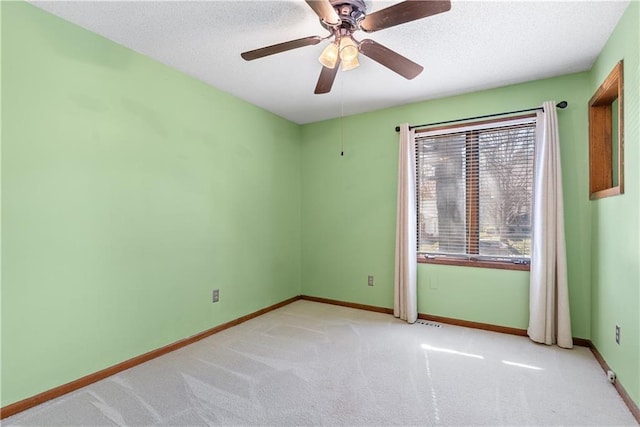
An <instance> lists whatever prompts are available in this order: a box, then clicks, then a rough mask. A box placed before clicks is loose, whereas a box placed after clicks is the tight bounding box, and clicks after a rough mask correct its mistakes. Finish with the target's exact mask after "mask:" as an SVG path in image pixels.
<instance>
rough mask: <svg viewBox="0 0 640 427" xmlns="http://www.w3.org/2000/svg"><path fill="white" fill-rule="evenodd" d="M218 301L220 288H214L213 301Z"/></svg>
mask: <svg viewBox="0 0 640 427" xmlns="http://www.w3.org/2000/svg"><path fill="white" fill-rule="evenodd" d="M218 301H220V289H214V290H213V295H212V299H211V302H218Z"/></svg>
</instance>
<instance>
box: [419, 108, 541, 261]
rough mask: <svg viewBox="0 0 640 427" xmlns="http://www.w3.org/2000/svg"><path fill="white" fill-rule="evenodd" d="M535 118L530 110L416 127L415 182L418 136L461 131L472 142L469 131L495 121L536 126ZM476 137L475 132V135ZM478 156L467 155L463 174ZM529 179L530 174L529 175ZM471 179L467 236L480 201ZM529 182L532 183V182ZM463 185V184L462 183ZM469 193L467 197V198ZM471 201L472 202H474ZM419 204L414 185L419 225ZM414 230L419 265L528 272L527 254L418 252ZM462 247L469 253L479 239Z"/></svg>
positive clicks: (475, 220)
mask: <svg viewBox="0 0 640 427" xmlns="http://www.w3.org/2000/svg"><path fill="white" fill-rule="evenodd" d="M536 119H537V114H535V113H532V114H519V115H514V116H509V117H501V118H497V119H491V120H482V121H475V122H464V123H458V124H453V125H447V126H438V127H431V128H426V129H420V130H416V131H415V137H414V144H415V146H414V149H415V151H416V168H415V172H416V183H418V174H419V170H418V167H419V157H418V139H419V138H420V137H423V136H425V135H424V134H433V135H443V134H448V133H462V132H468V134H467V135H466V139H467V144H472V143H473V142H472V141H471V139H473V136H472V135H473V131H481V130H485V129H492V128H495V127H500V126H496V124H500V125H503V124H504V126H505V127H506V126H508V124H517V123H532V124H533V125H534V126H536ZM476 137H477V134H476ZM534 138H535V137H534ZM534 144H535V139H534ZM469 152H471V153H474V152H476V153H478V150H470V151H467V156H469ZM478 158H479V155H478V156H472V157H471V158H468V161H467V164H466V174H467V176H468V174H469V171H470V170H472V169H473V165H474V164H475V165H476V170H477V161H478ZM532 179H533V177H532ZM469 182H471V184H472V187H473V188H471V189H468V188H467V190H466V193H467V194H466V197H465V204H466V206H465V211H466V218H465V219H466V221H467V224H468V229H469V231H468V232H467V236H469V235H476V234H477V233H475V232H474V230H477V229H478V215H477V212H478V210H479V209H480V203H479V198H478V195H477V191H474V188H475V190H477V185H478V181H477V180H473V179H471V180H469V178H467V179H466V183H469ZM532 184H533V183H532ZM465 187H466V185H465ZM469 196H471V197H469ZM474 201H475V203H474ZM419 203H420V196H419V187H418V186H417V185H416V219H417V224H419V221H420V218H419V215H420V209H419ZM470 204H473V205H472V206H470ZM416 233H417V234H418V235H417V242H416V243H417V245H416V246H417V247H416V249H417V250H418V252H417V262H418V263H419V264H440V265H452V266H462V267H478V268H491V269H499V270H517V271H530V264H531V258H530V257H529V258H528V259H523V258H518V259H514V260H507V259H499V258H498V257H496V258H487V257H483V256H481V255H479V254H469V253H468V254H467V255H466V256H465V255H460V256H457V255H432V254H426V253H421V252H419V246H420V236H419V233H420V227H419V226H418V227H417V229H416ZM465 244H466V246H467V252H471V251H472V250H477V248H478V245H479V238H478V239H474V241H473V242H472V241H470V240H467V241H466V242H465Z"/></svg>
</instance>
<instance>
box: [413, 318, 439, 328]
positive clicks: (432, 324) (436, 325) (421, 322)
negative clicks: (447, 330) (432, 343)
mask: <svg viewBox="0 0 640 427" xmlns="http://www.w3.org/2000/svg"><path fill="white" fill-rule="evenodd" d="M416 323H419V324H421V325H425V326H431V327H433V328H442V325H441V324H440V323H434V322H429V321H428V320H422V319H418V320H416Z"/></svg>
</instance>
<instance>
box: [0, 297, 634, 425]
mask: <svg viewBox="0 0 640 427" xmlns="http://www.w3.org/2000/svg"><path fill="white" fill-rule="evenodd" d="M3 425H7V426H9V425H39V426H50V425H58V426H74V425H83V426H93V425H131V426H142V425H171V426H183V425H194V426H196V425H277V426H280V425H359V426H363V425H366V426H373V425H420V426H426V425H492V426H493V425H510V426H512V425H536V426H537V425H581V426H582V425H596V426H609V425H637V424H636V423H635V420H634V418H633V417H632V415H631V413H630V412H629V410H628V409H627V408H626V406H625V405H624V403H623V402H622V399H621V398H620V397H619V396H618V394H617V393H616V391H615V390H614V388H613V387H612V386H611V384H609V383H608V382H607V380H606V377H605V375H604V373H603V371H602V369H601V368H600V366H599V365H598V363H597V362H596V360H595V359H594V357H593V356H592V354H591V352H590V351H589V350H588V349H586V348H582V347H576V348H575V349H573V350H562V349H559V348H557V347H547V346H543V345H538V344H534V343H532V342H531V341H529V340H528V339H527V338H524V337H515V336H510V335H503V334H498V333H493V332H485V331H479V330H473V329H467V328H461V327H455V326H449V325H442V326H441V327H434V326H429V325H422V324H414V325H408V324H406V323H404V322H401V321H399V320H397V319H395V318H393V317H392V316H389V315H384V314H378V313H370V312H366V311H360V310H354V309H349V308H344V307H337V306H331V305H326V304H319V303H314V302H309V301H297V302H295V303H293V304H290V305H288V306H286V307H283V308H281V309H279V310H276V311H273V312H271V313H268V314H265V315H263V316H261V317H259V318H256V319H253V320H251V321H249V322H246V323H243V324H241V325H239V326H236V327H234V328H231V329H228V330H226V331H224V332H221V333H219V334H217V335H214V336H212V337H210V338H207V339H205V340H203V341H200V342H198V343H196V344H193V345H191V346H189V347H186V348H183V349H181V350H178V351H176V352H174V353H171V354H169V355H166V356H164V357H161V358H158V359H155V360H152V361H150V362H148V363H145V364H143V365H140V366H138V367H136V368H133V369H130V370H128V371H125V372H122V373H120V374H118V375H116V376H113V377H111V378H108V379H106V380H103V381H101V382H98V383H95V384H93V385H91V386H89V387H86V388H84V389H81V390H78V391H77V392H74V393H72V394H69V395H66V396H64V397H62V398H59V399H57V400H54V401H51V402H48V403H46V404H43V405H41V406H39V407H36V408H33V409H31V410H29V411H25V412H23V413H21V414H18V415H16V416H14V417H11V418H8V419H6V420H4V422H3Z"/></svg>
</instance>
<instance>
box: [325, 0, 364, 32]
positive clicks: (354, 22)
mask: <svg viewBox="0 0 640 427" xmlns="http://www.w3.org/2000/svg"><path fill="white" fill-rule="evenodd" d="M331 5H332V6H333V7H334V9H335V10H336V12H337V13H338V15H339V16H340V20H341V21H342V22H341V23H340V26H339V27H338V28H345V29H347V30H348V31H349V32H350V33H352V32H354V31H356V30H358V29H359V23H360V21H362V20H363V19H364V17H365V16H366V14H367V5H366V3H365V1H364V0H331ZM320 23H321V24H322V26H323V27H324V28H326V29H327V30H329V31H332V32H333V30H334V27H332V26H330V25H327V23H325V22H324V21H323V20H322V19H321V20H320Z"/></svg>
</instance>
